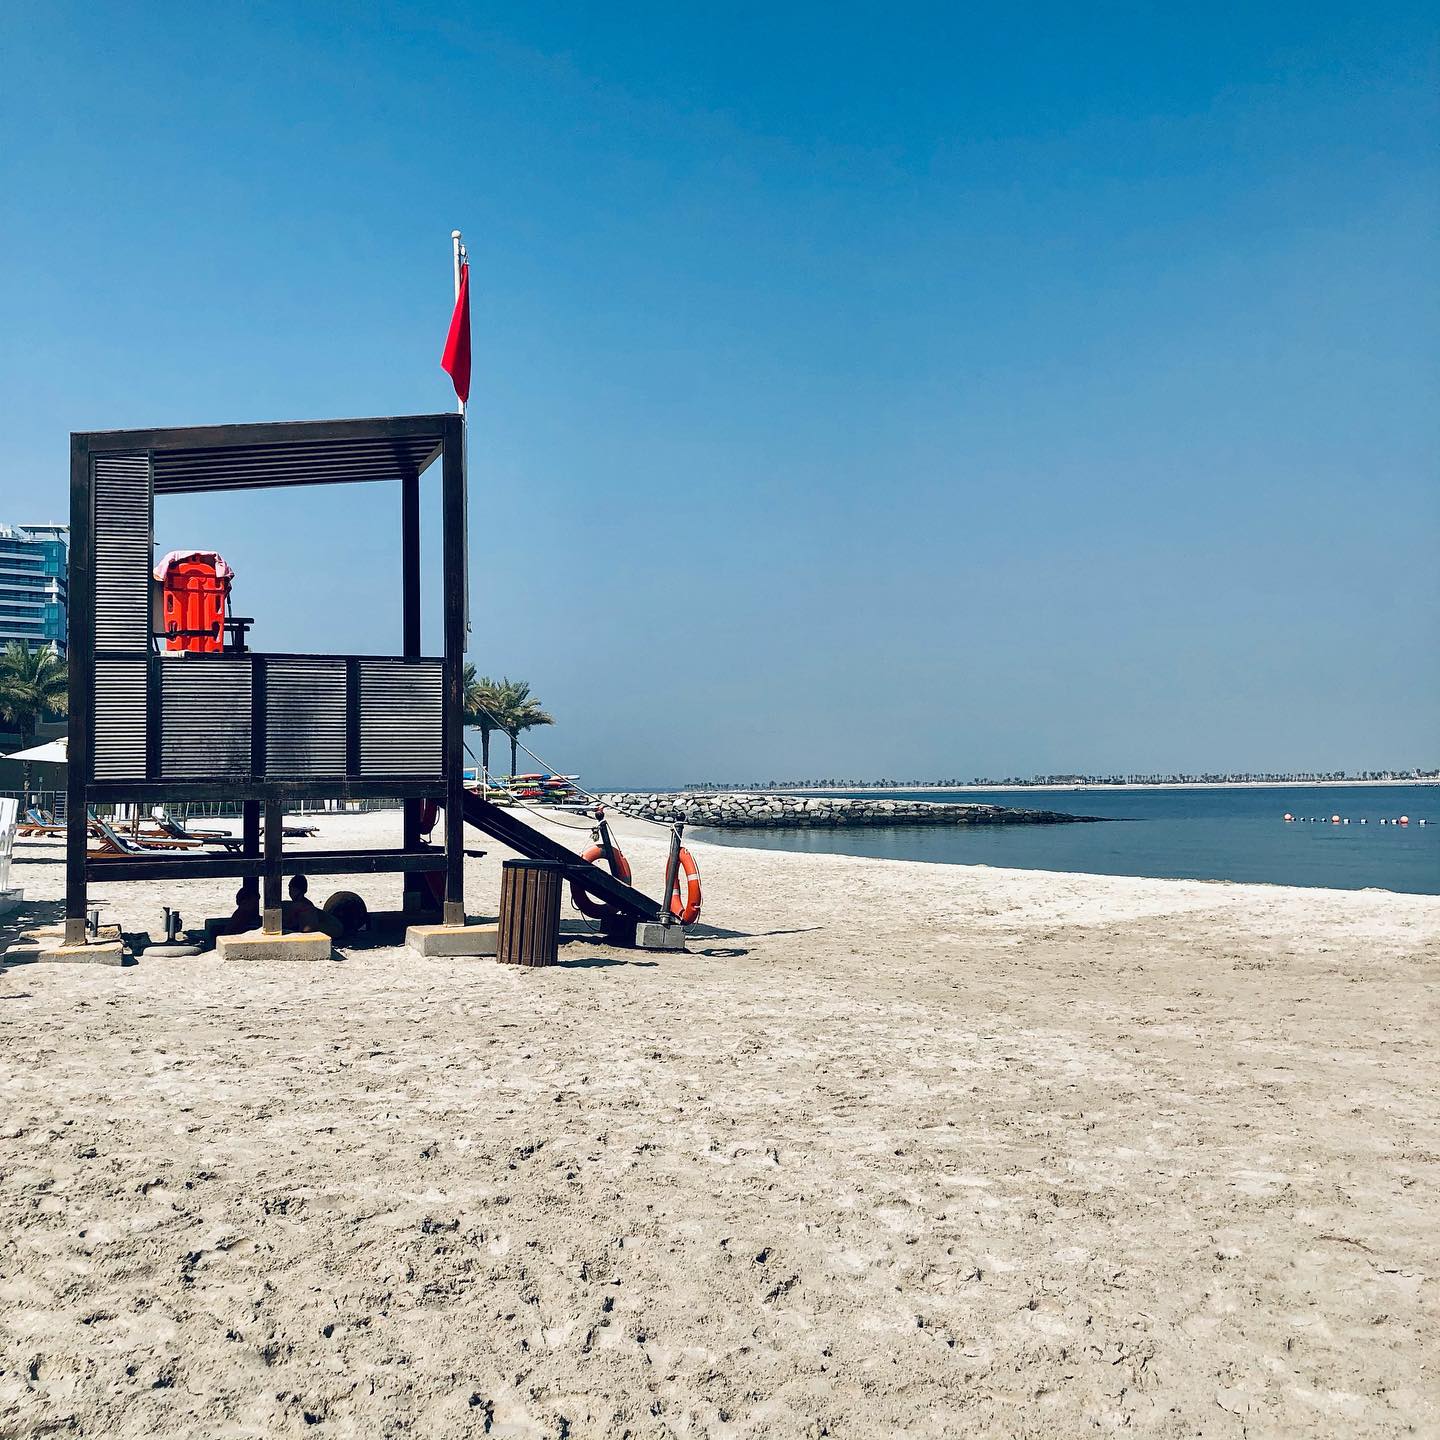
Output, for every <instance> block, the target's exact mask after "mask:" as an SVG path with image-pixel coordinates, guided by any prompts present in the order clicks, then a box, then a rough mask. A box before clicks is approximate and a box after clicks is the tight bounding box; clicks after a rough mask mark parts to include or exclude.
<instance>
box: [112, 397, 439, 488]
mask: <svg viewBox="0 0 1440 1440" xmlns="http://www.w3.org/2000/svg"><path fill="white" fill-rule="evenodd" d="M453 420H454V417H453V416H451V415H402V416H392V417H388V418H383V419H368V420H313V421H295V422H282V423H279V424H273V423H267V424H256V425H201V426H190V427H184V428H179V429H166V430H110V431H101V432H91V433H90V434H87V435H86V436H85V437H84V439H85V440H86V441H87V442H88V448H89V449H90V450H91V451H99V452H104V451H119V450H123V451H132V452H133V451H149V452H150V456H151V467H152V474H153V477H154V485H155V493H156V494H157V495H181V494H186V493H194V492H203V491H217V490H253V489H259V488H262V487H268V486H272V485H344V484H351V483H355V482H362V481H370V480H405V479H411V478H413V477H415V476H418V475H420V474H421V473H422V472H423V471H424V470H425V469H426V468H427V467H428V466H429V465H430V464H431V462H432V461H434V460H435V459H436V457H437V456H438V455H439V454H440V452H441V450H442V448H443V445H444V436H445V426H446V423H447V422H451V423H453Z"/></svg>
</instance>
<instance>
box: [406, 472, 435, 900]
mask: <svg viewBox="0 0 1440 1440" xmlns="http://www.w3.org/2000/svg"><path fill="white" fill-rule="evenodd" d="M400 653H401V654H402V655H419V653H420V477H419V476H418V475H406V476H405V477H404V478H403V479H402V480H401V481H400ZM423 804H424V801H422V800H406V801H405V802H404V812H403V815H404V818H403V820H402V822H401V824H402V836H401V841H400V845H401V848H402V849H404V850H410V851H418V850H419V849H421V839H420V810H421V807H422V806H423ZM429 903H430V897H429V892H428V891H427V890H426V889H425V887H424V885H423V884H422V883H421V880H420V876H419V875H418V874H415V873H414V872H412V871H407V872H406V874H405V877H404V881H403V888H402V898H401V902H400V908H401V909H402V910H403V911H404V912H405V914H407V915H414V914H416V913H417V912H418V911H421V910H424V909H425V908H427V906H428V904H429Z"/></svg>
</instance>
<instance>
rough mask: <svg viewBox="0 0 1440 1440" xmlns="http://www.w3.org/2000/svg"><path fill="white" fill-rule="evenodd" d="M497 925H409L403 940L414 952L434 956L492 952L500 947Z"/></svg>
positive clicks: (487, 953)
mask: <svg viewBox="0 0 1440 1440" xmlns="http://www.w3.org/2000/svg"><path fill="white" fill-rule="evenodd" d="M499 940H500V927H499V926H498V925H496V924H493V923H492V924H487V925H412V926H411V927H410V928H409V929H408V930H407V931H406V932H405V943H406V945H408V946H409V947H410V949H412V950H413V951H415V953H416V954H417V955H424V956H427V957H429V958H432V959H437V958H439V957H441V956H447V955H493V954H495V952H496V950H497V949H498V948H499Z"/></svg>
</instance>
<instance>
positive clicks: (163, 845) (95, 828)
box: [85, 815, 204, 860]
mask: <svg viewBox="0 0 1440 1440" xmlns="http://www.w3.org/2000/svg"><path fill="white" fill-rule="evenodd" d="M89 830H90V834H91V835H92V836H93V837H94V838H95V839H96V840H98V841H99V842H100V844H99V848H98V849H90V850H87V851H86V852H85V853H86V854H87V855H89V856H90V858H91V859H92V860H111V859H115V858H117V857H119V856H133V855H165V854H172V853H174V852H176V851H181V850H183V851H186V852H189V853H192V854H193V853H194V852H195V851H196V850H202V849H204V846H203V845H202V844H201V843H200V841H198V840H150V841H141V840H132V839H131V838H130V837H129V836H128V835H122V834H121V833H120V832H119V831H118V830H116V829H115V827H114V826H113V825H109V824H107V823H106V822H105V821H104V820H101V819H100V818H99V817H98V816H96V815H92V816H91V817H90V821H89Z"/></svg>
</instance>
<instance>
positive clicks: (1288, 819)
mask: <svg viewBox="0 0 1440 1440" xmlns="http://www.w3.org/2000/svg"><path fill="white" fill-rule="evenodd" d="M1294 820H1295V817H1294V816H1293V815H1292V814H1291V813H1290V812H1289V811H1288V810H1287V811H1286V812H1285V823H1286V824H1287V825H1289V824H1292V823H1293V822H1294Z"/></svg>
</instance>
